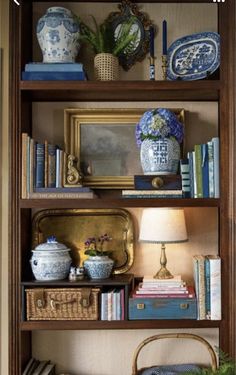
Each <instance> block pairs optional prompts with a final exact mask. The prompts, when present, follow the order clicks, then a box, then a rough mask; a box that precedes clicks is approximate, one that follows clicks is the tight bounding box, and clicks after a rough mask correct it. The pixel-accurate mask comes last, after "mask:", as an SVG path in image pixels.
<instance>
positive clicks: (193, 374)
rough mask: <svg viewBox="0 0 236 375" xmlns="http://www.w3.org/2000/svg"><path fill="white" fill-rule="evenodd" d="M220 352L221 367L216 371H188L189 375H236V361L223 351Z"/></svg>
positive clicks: (206, 369) (207, 369)
mask: <svg viewBox="0 0 236 375" xmlns="http://www.w3.org/2000/svg"><path fill="white" fill-rule="evenodd" d="M218 351H219V366H218V368H217V369H216V370H213V369H212V368H210V367H208V368H199V369H198V370H196V371H187V372H185V374H187V375H235V374H236V363H235V361H234V360H233V359H232V358H230V357H229V356H228V354H226V353H224V352H223V351H222V350H218Z"/></svg>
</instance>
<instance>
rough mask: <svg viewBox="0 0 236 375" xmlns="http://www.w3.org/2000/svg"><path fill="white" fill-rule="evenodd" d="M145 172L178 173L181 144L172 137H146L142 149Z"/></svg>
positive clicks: (158, 173)
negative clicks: (156, 138)
mask: <svg viewBox="0 0 236 375" xmlns="http://www.w3.org/2000/svg"><path fill="white" fill-rule="evenodd" d="M140 159H141V165H142V169H143V173H144V174H147V175H148V174H150V175H165V174H176V173H177V171H178V167H179V160H180V145H179V143H178V141H177V140H176V139H175V138H174V137H172V138H163V139H158V140H151V139H144V140H143V142H142V144H141V150H140Z"/></svg>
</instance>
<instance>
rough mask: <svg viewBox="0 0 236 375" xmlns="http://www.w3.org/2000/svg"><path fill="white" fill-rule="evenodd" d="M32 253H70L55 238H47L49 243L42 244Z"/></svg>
mask: <svg viewBox="0 0 236 375" xmlns="http://www.w3.org/2000/svg"><path fill="white" fill-rule="evenodd" d="M32 251H70V249H68V248H67V247H66V246H65V245H64V244H62V243H60V242H57V240H56V237H55V236H50V237H48V238H47V242H44V243H41V244H39V245H38V246H36V248H35V249H34V250H32Z"/></svg>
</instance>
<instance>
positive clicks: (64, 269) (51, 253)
mask: <svg viewBox="0 0 236 375" xmlns="http://www.w3.org/2000/svg"><path fill="white" fill-rule="evenodd" d="M69 251H70V249H68V248H67V247H66V246H65V245H63V244H61V243H59V242H57V240H56V238H55V237H49V238H48V239H47V242H45V243H42V244H40V245H38V246H36V248H35V250H32V253H33V255H32V257H31V259H30V264H31V268H32V272H33V274H34V277H35V279H36V280H38V281H52V280H63V279H65V278H67V277H68V275H69V271H70V266H71V257H70V254H69Z"/></svg>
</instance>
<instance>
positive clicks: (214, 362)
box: [132, 333, 217, 375]
mask: <svg viewBox="0 0 236 375" xmlns="http://www.w3.org/2000/svg"><path fill="white" fill-rule="evenodd" d="M169 338H174V339H192V340H196V341H199V342H200V343H202V344H203V345H204V346H205V348H206V349H207V350H208V352H209V354H210V357H211V368H212V370H213V371H215V370H216V369H217V358H216V354H215V352H214V349H213V348H212V346H211V345H210V344H209V342H208V341H206V340H205V339H203V338H202V337H200V336H197V335H193V334H190V333H167V334H161V335H155V336H151V337H148V338H147V339H145V340H143V341H142V342H141V343H140V344H139V346H138V347H137V348H136V350H135V352H134V355H133V363H132V375H141V374H142V372H143V371H144V370H146V369H147V368H148V367H145V368H142V369H140V370H138V366H137V362H138V356H139V354H140V351H141V350H142V349H143V347H144V346H145V345H147V344H149V343H150V342H152V341H155V340H161V339H169Z"/></svg>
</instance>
